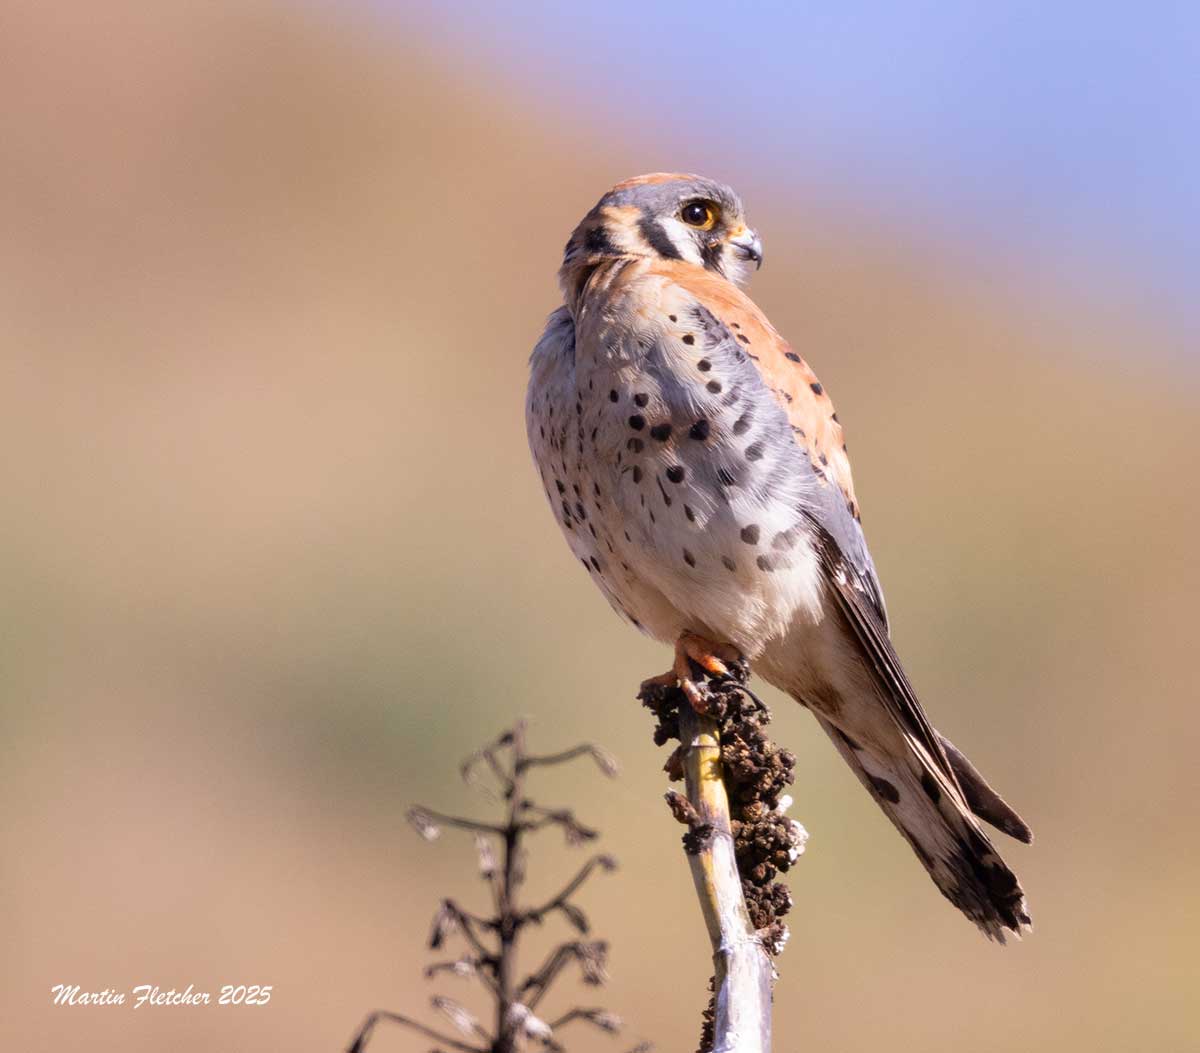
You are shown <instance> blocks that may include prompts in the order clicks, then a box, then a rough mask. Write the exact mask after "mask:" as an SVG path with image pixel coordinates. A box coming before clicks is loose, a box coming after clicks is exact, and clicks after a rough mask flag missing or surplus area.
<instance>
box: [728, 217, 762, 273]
mask: <svg viewBox="0 0 1200 1053" xmlns="http://www.w3.org/2000/svg"><path fill="white" fill-rule="evenodd" d="M729 244H730V245H732V246H733V247H734V249H735V250H736V252H737V254H738V256H739V257H740V258H741V259H743V260H751V261H752V262H753V263H754V269H755V270H759V269H761V267H762V261H763V246H762V239H761V238H759V236H758V235H757V234H755V233H754V231H752V230H751V229H750V228H749V227H743V228H742V229H741V230H739V231H738V232H737V233H736V234H734V235H732V236H731V237H730V238H729Z"/></svg>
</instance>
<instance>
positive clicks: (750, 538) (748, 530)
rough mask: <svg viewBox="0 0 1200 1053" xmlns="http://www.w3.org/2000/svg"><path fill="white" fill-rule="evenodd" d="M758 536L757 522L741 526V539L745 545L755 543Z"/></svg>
mask: <svg viewBox="0 0 1200 1053" xmlns="http://www.w3.org/2000/svg"><path fill="white" fill-rule="evenodd" d="M758 537H759V529H758V524H757V523H751V524H750V525H749V526H744V527H742V540H743V541H744V542H746V544H747V545H757V544H758Z"/></svg>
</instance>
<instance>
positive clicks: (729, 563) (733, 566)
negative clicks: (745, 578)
mask: <svg viewBox="0 0 1200 1053" xmlns="http://www.w3.org/2000/svg"><path fill="white" fill-rule="evenodd" d="M721 563H722V564H723V565H724V567H725V569H726V570H737V564H736V563H734V562H733V560H731V559H730V558H729V557H728V556H722V557H721Z"/></svg>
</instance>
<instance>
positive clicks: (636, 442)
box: [625, 439, 646, 453]
mask: <svg viewBox="0 0 1200 1053" xmlns="http://www.w3.org/2000/svg"><path fill="white" fill-rule="evenodd" d="M625 446H626V447H627V448H628V449H629V451H630V452H631V453H641V452H642V450H644V449H645V448H646V444H645V443H644V442H642V440H641V439H630V440H629V441H628V442H627V443H626V444H625Z"/></svg>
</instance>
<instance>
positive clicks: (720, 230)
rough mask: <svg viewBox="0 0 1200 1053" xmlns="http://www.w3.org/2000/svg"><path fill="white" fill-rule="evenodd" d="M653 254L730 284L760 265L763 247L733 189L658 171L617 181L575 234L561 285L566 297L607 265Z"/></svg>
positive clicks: (568, 250) (697, 177)
mask: <svg viewBox="0 0 1200 1053" xmlns="http://www.w3.org/2000/svg"><path fill="white" fill-rule="evenodd" d="M618 256H648V257H657V258H659V259H666V260H679V261H683V262H686V263H691V264H695V265H696V266H697V267H704V268H705V269H707V270H710V271H716V272H717V273H718V274H720V275H722V276H724V277H725V278H728V279H729V280H730V281H733V282H739V283H740V282H742V281H744V280H745V279H746V278H747V277H748V276H749V273H750V267H751V265H753V266H754V267H756V268H757V267H761V266H762V258H763V253H762V242H761V241H760V240H759V237H758V235H757V234H756V233H755V232H754V231H753V230H751V229H750V228H749V227H748V226H746V218H745V214H744V212H743V211H742V202H741V200H740V199H739V198H738V196H737V194H735V193H734V192H733V191H732V190H730V189H729V187H727V186H724V185H723V184H721V183H715V182H713V181H712V180H711V179H704V178H702V177H701V176H695V175H681V174H677V173H666V172H658V173H655V174H653V175H643V176H637V177H635V178H633V179H627V180H625V182H623V183H618V184H617V185H616V186H615V187H613V188H612V189H611V190H610V191H609V192H608V193H607V194H605V195H604V197H602V198H601V199H600V200H599V201H598V202H597V203H596V207H595V208H593V209H592V210H591V212H589V213H588V214H587V215H586V216H584V218H583V221H582V222H581V223H580V224H579V226H578V227H576V228H575V232H574V233H573V234H572V235H571V240H570V241H569V242H567V248H566V252H565V253H564V255H563V265H562V270H561V271H560V272H559V281H560V284H561V285H562V287H563V291H564V292H565V293H566V294H567V297H568V299H570V298H572V297H573V295H574V294H576V293H577V292H578V291H579V290H580V289H581V288H582V286H583V283H584V282H585V281H586V280H587V275H589V274H590V273H591V271H592V270H593V269H594V268H595V266H596V265H597V264H599V263H601V262H603V261H604V260H605V259H611V258H613V257H618Z"/></svg>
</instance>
